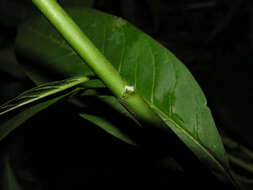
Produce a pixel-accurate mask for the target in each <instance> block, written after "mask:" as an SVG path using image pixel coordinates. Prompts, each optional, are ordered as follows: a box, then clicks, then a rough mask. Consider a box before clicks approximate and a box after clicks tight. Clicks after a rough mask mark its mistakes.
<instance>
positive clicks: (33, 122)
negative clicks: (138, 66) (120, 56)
mask: <svg viewBox="0 0 253 190" xmlns="http://www.w3.org/2000/svg"><path fill="white" fill-rule="evenodd" d="M59 2H60V3H61V4H63V5H64V6H65V7H72V6H83V7H92V8H96V9H98V10H101V11H104V12H107V13H111V14H114V15H117V16H120V17H123V18H125V19H126V20H128V21H129V22H130V23H132V24H134V25H136V26H137V27H138V28H140V29H141V30H143V31H144V32H146V33H148V34H149V35H151V36H152V37H153V38H154V39H156V40H157V41H159V42H160V43H161V44H163V45H164V46H165V47H167V48H168V49H169V50H170V51H172V52H173V53H174V54H175V55H176V56H177V57H178V58H179V59H180V60H182V61H183V63H184V64H185V65H186V66H187V68H188V69H189V70H190V71H191V72H192V74H193V76H194V77H195V79H196V80H197V81H198V83H199V84H200V86H201V87H202V89H203V91H204V93H205V95H206V97H207V100H208V105H209V107H210V108H211V111H212V113H213V116H214V119H215V122H216V125H217V127H218V129H219V131H220V133H221V134H222V135H226V136H229V137H230V138H232V139H234V140H235V141H236V142H238V143H240V144H242V145H243V146H245V147H247V148H249V149H251V148H253V140H252V132H253V127H252V123H251V121H252V105H253V102H252V97H253V90H252V81H253V80H252V74H251V73H252V67H253V66H252V60H253V54H252V46H253V7H252V5H253V2H252V0H177V1H173V0H171V1H169V0H118V1H115V0H89V1H78V0H75V1H70V0H62V1H59ZM36 12H37V10H36V9H35V8H34V7H33V5H32V4H31V2H30V1H29V0H24V1H20V0H19V1H18V0H16V1H15V0H0V103H3V102H5V101H6V100H8V99H10V98H11V97H14V96H16V95H17V94H19V93H20V92H22V91H24V90H26V89H29V88H30V87H32V86H33V84H32V83H31V82H30V80H29V79H27V78H26V77H25V76H24V73H23V72H20V67H19V66H18V65H16V64H15V63H14V62H15V57H14V54H13V52H11V51H9V50H10V49H13V44H14V41H15V36H16V31H17V30H16V29H17V27H18V25H19V24H20V23H22V21H23V20H26V19H27V18H29V17H31V15H33V14H36ZM7 50H8V51H7ZM8 62H10V63H14V64H12V65H13V66H12V67H11V68H10V67H7V68H6V66H5V65H6V64H2V63H8ZM64 109H68V112H66V113H62V112H59V110H64ZM71 109H73V110H71ZM69 110H70V111H69ZM75 111H76V110H75V109H74V108H72V107H71V106H69V105H68V104H67V103H60V104H57V105H55V106H52V107H51V108H49V109H47V110H45V111H43V112H41V113H40V114H38V115H36V116H35V117H34V118H32V119H30V120H29V121H28V122H26V123H25V126H24V127H21V128H19V129H18V130H16V131H15V132H14V133H13V134H11V135H10V137H8V138H7V139H6V140H4V141H3V143H2V144H1V145H0V148H2V149H4V151H3V152H5V151H7V152H8V151H10V152H11V155H12V156H11V158H12V163H13V165H14V166H13V168H14V169H15V168H17V171H22V169H23V171H25V170H27V168H29V171H30V172H28V173H29V174H27V175H28V177H27V176H26V174H24V173H22V172H20V173H21V174H20V173H19V177H18V178H19V181H20V183H21V184H22V185H23V186H24V187H25V189H29V188H31V189H36V188H37V189H40V188H41V187H44V188H45V189H77V188H85V187H88V186H92V187H107V186H108V187H114V188H118V189H124V188H135V187H137V188H147V187H153V188H156V189H163V188H171V187H173V188H172V189H175V188H177V189H184V188H186V187H194V188H195V189H203V188H204V187H203V186H202V185H201V183H199V182H200V181H203V182H206V184H208V185H207V186H209V187H212V188H218V187H219V188H220V187H223V186H225V184H222V183H220V182H219V181H217V179H216V178H215V177H213V176H212V174H211V173H209V171H207V170H206V168H205V167H204V166H202V165H201V164H200V163H199V162H198V160H197V159H196V158H195V157H194V156H193V155H192V154H191V153H189V152H187V150H184V151H182V154H181V156H180V153H179V152H180V151H178V150H175V152H177V153H178V154H177V156H176V158H177V161H178V162H179V163H180V164H181V165H182V164H183V165H184V166H183V168H184V171H185V172H180V171H178V169H177V168H176V169H175V170H173V169H171V167H167V166H166V164H164V162H166V158H164V157H163V155H159V153H156V152H152V153H151V152H150V151H148V150H146V149H138V148H134V147H131V146H129V145H126V144H124V143H122V142H120V141H119V140H117V139H115V138H113V137H111V136H110V135H108V134H106V133H105V132H104V131H101V130H100V129H98V128H96V127H94V126H93V125H92V124H90V123H86V126H85V127H83V126H79V125H77V124H78V123H81V122H82V121H79V120H80V118H77V117H76V116H75V114H73V115H71V114H70V113H75ZM73 123H75V125H73ZM70 128H71V130H70ZM48 131H50V133H48ZM170 148H171V147H170ZM226 148H227V147H226ZM170 151H174V150H170ZM228 151H230V149H229V148H228ZM247 159H248V161H249V163H253V162H252V159H253V158H247ZM164 160H165V161H164ZM169 163H173V161H171V160H170V161H169ZM231 166H232V168H233V170H234V171H236V172H237V173H240V174H242V175H244V176H247V177H248V178H250V179H252V174H250V172H248V171H245V170H244V169H241V168H240V167H238V166H237V165H234V164H233V163H231ZM197 167H198V168H197ZM20 168H21V169H20ZM0 169H1V167H0ZM17 175H18V174H17ZM20 176H26V177H23V179H22V177H20ZM0 178H1V177H0ZM205 188H206V187H205Z"/></svg>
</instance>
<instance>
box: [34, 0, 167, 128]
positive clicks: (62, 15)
mask: <svg viewBox="0 0 253 190" xmlns="http://www.w3.org/2000/svg"><path fill="white" fill-rule="evenodd" d="M33 3H34V4H35V5H36V6H37V7H38V9H39V10H40V11H41V12H42V13H43V14H44V15H45V16H46V17H47V19H48V20H49V21H50V22H51V23H52V24H53V25H54V27H55V28H56V29H57V30H58V31H59V32H60V33H61V34H62V36H63V37H64V38H65V40H66V41H67V42H68V43H69V44H70V45H71V46H72V48H73V49H74V50H75V51H76V52H77V53H78V54H79V55H80V56H81V57H82V58H83V59H84V60H85V62H86V63H87V64H88V65H89V66H90V67H91V69H92V70H93V71H94V72H95V73H96V74H97V76H98V77H99V78H100V79H101V80H102V81H103V82H104V83H105V85H106V86H107V87H108V88H109V89H110V90H111V91H112V93H113V94H114V95H115V96H116V97H117V98H119V99H120V100H121V102H123V104H124V105H125V106H126V107H127V108H128V109H129V110H130V111H131V112H132V113H134V115H135V116H136V117H137V118H139V119H142V120H144V121H145V122H148V123H150V124H152V123H153V124H155V125H160V124H162V121H161V119H160V118H159V117H158V116H157V115H156V114H155V113H154V112H153V111H152V110H151V109H150V108H149V106H148V105H147V104H146V102H145V101H144V100H143V98H142V97H141V96H140V95H139V94H137V93H136V92H135V89H134V88H133V87H130V86H129V85H128V84H127V82H126V81H125V80H124V79H122V77H121V76H120V74H119V73H118V71H117V70H116V69H115V68H114V67H113V65H112V64H111V63H110V62H109V61H108V60H107V59H106V58H105V57H104V55H103V54H102V53H101V52H100V51H99V50H98V49H97V48H96V47H95V45H94V44H93V43H92V42H91V41H90V40H89V39H88V37H87V36H86V35H85V34H84V33H83V31H81V29H80V28H79V27H78V26H77V24H75V22H74V21H73V20H72V19H71V18H70V16H69V15H68V14H67V13H66V12H65V11H64V10H63V9H62V8H61V6H60V5H59V4H58V3H57V2H56V1H55V0H33Z"/></svg>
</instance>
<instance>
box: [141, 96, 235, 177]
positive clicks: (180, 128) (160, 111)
mask: <svg viewBox="0 0 253 190" xmlns="http://www.w3.org/2000/svg"><path fill="white" fill-rule="evenodd" d="M145 101H146V102H147V103H148V104H149V105H150V106H151V108H153V109H155V110H156V111H157V112H158V113H159V114H160V115H162V116H163V117H164V118H166V119H167V120H168V121H169V122H171V123H172V124H173V125H174V126H175V127H176V128H178V129H179V130H181V131H182V132H183V133H184V134H185V135H186V136H187V137H188V138H190V139H191V140H192V142H194V143H195V144H196V145H198V146H199V147H200V150H202V151H203V152H204V153H206V155H207V156H208V157H209V158H210V159H211V160H212V161H213V162H214V163H216V164H217V166H218V167H219V168H220V169H221V170H222V171H223V172H224V173H225V174H226V176H227V177H228V178H229V179H231V176H230V175H229V174H228V173H227V170H226V169H225V168H224V167H223V165H222V163H221V162H220V161H219V160H218V159H216V158H215V157H214V156H213V155H212V154H211V153H210V151H209V150H208V149H206V148H205V146H204V145H203V144H201V143H200V142H199V141H198V140H197V139H196V138H195V137H194V136H192V135H191V134H190V133H189V132H188V131H187V130H185V129H184V128H183V127H182V126H180V124H178V123H177V122H176V121H174V120H173V119H172V118H170V117H169V116H168V115H167V114H165V113H164V112H163V111H162V110H161V109H160V108H159V107H157V106H156V105H155V104H153V103H151V102H150V101H149V100H145Z"/></svg>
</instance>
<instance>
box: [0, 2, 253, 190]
mask: <svg viewBox="0 0 253 190" xmlns="http://www.w3.org/2000/svg"><path fill="white" fill-rule="evenodd" d="M13 2H15V4H16V5H15V6H17V7H19V6H21V7H22V8H23V9H22V10H25V11H24V13H26V14H23V16H22V17H15V14H14V15H13V16H12V17H11V18H10V22H8V21H7V20H5V21H4V22H2V21H1V20H0V22H1V25H3V26H4V28H9V27H14V29H13V30H16V29H17V35H14V36H8V35H5V34H4V38H5V39H7V40H5V41H4V43H2V45H1V41H0V45H1V47H2V49H0V61H1V66H0V72H1V73H3V74H4V75H2V76H1V79H5V80H6V81H7V82H6V83H9V82H8V81H10V82H12V83H14V84H15V85H14V86H15V90H13V88H12V89H9V88H8V86H4V85H0V90H1V93H0V97H1V103H3V102H6V100H9V99H12V100H11V101H7V102H6V103H5V104H3V105H2V106H1V109H0V118H1V121H0V140H1V143H2V144H1V146H0V151H1V159H2V164H3V165H4V166H5V167H4V170H3V171H4V172H3V173H2V176H1V175H0V178H3V179H4V181H3V182H2V184H1V183H0V185H1V186H2V187H3V188H4V189H13V190H15V189H20V186H22V188H25V189H30V188H31V189H35V188H36V189H51V188H54V189H58V188H59V189H65V188H66V189H68V188H74V187H76V188H79V186H78V184H79V183H80V182H78V179H79V178H80V180H79V181H83V180H91V182H92V181H98V180H99V181H101V184H104V185H108V186H109V185H110V186H112V187H113V181H115V180H116V181H118V182H117V183H116V184H117V185H118V184H121V183H122V181H124V179H128V180H129V182H130V183H131V184H133V183H136V181H135V179H134V176H139V175H143V177H141V178H140V180H139V181H138V182H137V184H142V183H146V184H145V186H147V187H148V186H150V185H154V186H159V187H165V186H166V187H169V186H170V187H171V186H174V185H177V186H178V188H179V189H183V188H185V185H184V184H180V185H179V183H178V182H180V181H182V180H184V181H185V182H186V183H188V185H189V186H193V187H195V188H196V182H195V179H196V178H199V179H200V180H203V181H206V182H208V181H210V180H211V181H212V182H209V183H211V184H210V187H214V188H216V187H217V186H219V187H221V186H224V187H226V188H227V187H229V188H232V187H230V186H231V182H232V183H234V184H237V183H238V184H239V186H240V188H242V189H250V187H251V185H252V182H251V180H250V179H251V178H252V169H251V168H252V166H251V163H252V153H251V151H250V150H249V149H250V146H251V138H250V137H251V135H250V133H247V132H245V131H247V130H249V129H247V128H246V127H245V130H242V131H241V130H238V128H236V127H234V126H233V124H232V122H231V121H232V120H231V121H229V119H228V120H227V118H229V116H228V117H227V116H226V115H225V116H226V117H224V122H221V123H225V126H224V127H223V126H222V128H221V129H220V134H221V136H220V134H219V132H218V130H217V129H216V127H215V124H214V121H213V118H212V115H211V112H210V110H209V108H208V107H207V106H206V104H207V103H206V99H205V96H204V94H203V92H202V90H201V88H200V87H199V85H198V84H197V82H196V80H195V79H194V78H193V76H192V75H191V74H190V72H189V71H188V69H187V68H186V67H185V66H184V65H183V64H182V63H181V61H179V60H178V59H177V58H176V57H175V56H174V55H173V54H172V53H171V52H170V51H168V50H167V49H166V48H165V47H164V46H162V45H160V44H159V43H158V42H157V41H155V40H154V39H152V38H151V37H150V36H148V35H147V34H145V33H144V32H142V31H140V30H139V29H137V28H135V27H134V26H133V25H131V24H129V23H128V22H127V21H125V20H123V19H121V18H119V17H115V16H112V15H109V14H106V13H103V12H100V11H95V10H92V9H86V8H81V7H91V6H95V7H96V6H97V8H99V7H100V6H103V3H102V2H103V1H87V4H85V3H84V4H82V3H81V2H79V1H73V2H72V1H67V0H66V1H62V3H63V5H64V6H65V7H75V8H70V9H67V10H68V13H69V14H70V15H71V17H72V18H73V19H74V21H75V22H76V23H77V24H78V25H79V26H80V28H81V29H82V30H83V31H84V32H85V34H86V35H87V36H88V37H89V38H90V39H91V40H92V42H93V43H94V44H95V45H96V47H98V49H99V50H100V51H101V52H102V53H103V54H104V55H105V56H106V58H107V59H108V60H109V61H110V62H111V63H112V64H113V66H114V67H115V68H116V69H117V70H118V71H119V73H120V74H121V76H122V77H123V78H124V79H125V80H126V81H127V82H128V83H129V84H131V85H132V86H134V87H135V89H136V91H137V92H138V93H139V94H141V96H142V98H143V99H144V100H145V102H146V103H147V104H148V105H149V106H150V108H151V109H152V110H153V111H154V112H155V113H156V114H157V115H158V116H159V117H160V118H161V119H162V120H163V122H164V124H165V125H162V126H160V127H159V128H156V127H154V126H152V125H149V124H147V123H142V121H138V118H135V115H134V114H133V113H132V112H131V111H130V110H129V109H128V108H127V107H124V106H123V105H122V104H121V102H120V101H118V100H117V99H116V98H115V97H114V96H113V95H112V94H111V92H110V91H109V90H108V89H107V88H106V86H105V85H104V84H103V83H102V82H101V81H100V80H99V78H98V77H97V76H96V75H94V73H93V72H92V70H91V69H90V68H89V67H88V66H87V65H86V63H85V62H84V61H83V60H82V59H81V58H80V57H79V56H78V55H77V54H76V52H75V51H74V50H73V49H72V48H71V46H70V45H69V44H68V43H67V42H65V41H64V40H63V38H62V37H61V36H60V35H59V33H58V32H57V31H56V30H55V29H54V28H53V27H52V26H51V25H50V24H49V23H48V21H47V20H46V19H45V18H44V17H42V16H41V15H37V16H34V17H32V18H30V19H27V18H28V17H30V15H29V14H27V13H28V11H27V10H28V9H31V10H32V11H30V13H31V14H36V10H35V9H34V7H33V6H31V5H30V4H29V3H28V4H27V6H26V4H22V5H21V4H20V2H19V1H13ZM99 2H100V3H99ZM1 3H2V4H4V3H7V1H6V2H5V1H1ZM128 3H129V4H128ZM128 3H126V2H124V1H122V4H120V5H121V6H122V7H123V8H124V9H122V11H123V15H121V16H123V17H126V18H128V19H129V20H130V21H132V22H136V19H135V18H136V12H134V10H135V9H138V7H139V6H140V4H142V3H140V2H138V3H135V1H129V2H128ZM7 4H8V3H7ZM18 4H20V5H18ZM108 4H110V2H108ZM8 5H11V4H8ZM126 5H129V6H132V7H134V8H135V9H133V10H131V11H130V10H129V9H127V8H126ZM146 5H147V6H150V7H152V8H151V9H150V10H151V13H152V14H154V15H155V17H154V20H153V27H154V30H153V31H151V30H150V28H147V29H145V27H144V28H143V29H145V30H146V32H148V33H151V34H152V33H154V32H157V31H159V28H161V27H162V26H161V18H163V17H162V16H161V15H158V10H161V9H162V7H163V8H164V6H162V1H158V2H157V3H154V2H152V1H147V4H146ZM209 5H211V6H212V4H208V6H209ZM238 5H241V3H240V2H239V1H238V2H237V3H235V6H231V7H232V8H231V9H234V8H235V7H237V6H238ZM77 6H78V8H77ZM188 9H192V7H190V8H189V7H187V6H186V7H185V10H188ZM193 9H194V7H193ZM112 10H114V9H112ZM138 10H142V9H138ZM142 11H143V10H142ZM112 12H113V11H112ZM144 12H145V11H144ZM113 13H114V12H113ZM235 13H236V11H235V10H233V11H232V13H229V14H235ZM3 14H8V13H7V12H3ZM37 14H38V13H37ZM159 16H160V17H161V18H159ZM232 18H233V17H232V16H231V15H230V16H229V17H227V18H226V23H225V24H224V23H221V24H220V25H222V24H223V25H224V26H223V25H222V26H219V27H218V29H217V30H214V31H213V32H212V33H211V34H210V38H208V41H207V42H208V43H214V42H213V41H215V38H216V36H218V35H221V34H220V33H222V29H223V28H225V27H226V24H227V22H229V21H230V20H229V19H232ZM137 20H138V19H137ZM6 21H7V22H6ZM20 21H22V22H23V23H22V25H19V26H17V23H18V22H20ZM140 23H141V22H140V21H139V22H137V23H135V24H136V25H138V24H140ZM9 24H10V25H9ZM142 26H145V24H144V25H142ZM146 26H148V25H146ZM148 27H150V25H149V26H148ZM172 30H173V29H172ZM153 36H155V35H153ZM0 39H1V38H0ZM14 40H15V53H16V57H15V54H14V48H13V46H14ZM6 44H8V45H6ZM10 47H11V48H10ZM194 73H195V72H194ZM197 76H198V75H197ZM218 76H219V75H218ZM73 77H74V78H73ZM217 80H218V78H217ZM202 83H203V82H202ZM3 84H4V82H3ZM206 85H209V87H210V89H212V88H214V89H215V85H213V84H212V83H211V82H210V81H208V83H207V84H206ZM214 91H215V90H214ZM21 92H23V93H21ZM207 92H211V90H210V91H207ZM19 94H20V95H19ZM210 94H211V93H210ZM209 96H210V95H209ZM14 97H16V98H14ZM221 97H222V96H221ZM211 100H212V99H211ZM213 100H214V102H215V99H213ZM223 106H224V105H223ZM216 113H219V111H217V112H215V114H216ZM227 113H228V114H229V111H228V112H227ZM46 120H47V122H46ZM220 120H223V118H222V117H221V118H220ZM218 124H219V126H220V122H219V120H218ZM40 125H43V126H44V128H45V129H44V128H43V127H41V126H40ZM228 125H229V127H228ZM230 125H231V127H230ZM19 126H21V127H19ZM60 126H61V127H60ZM97 127H99V128H97ZM14 129H15V130H14ZM78 131H79V132H78ZM231 131H232V132H231ZM233 131H236V132H238V133H239V135H240V137H241V138H244V137H245V140H244V141H243V140H240V139H239V140H238V139H237V138H238V137H235V135H234V134H233ZM41 132H42V134H40V133H41ZM231 133H232V135H231V136H230V135H229V134H231ZM225 134H226V135H225ZM20 135H24V136H25V138H24V139H20V138H18V137H19V136H20ZM34 135H35V136H34ZM59 135H60V137H59ZM41 136H42V137H43V140H42V141H41V142H40V140H38V139H40V138H41ZM228 136H229V137H228ZM36 137H37V138H38V139H36ZM47 137H48V138H49V141H47ZM115 137H116V138H115ZM44 138H45V139H44ZM59 138H60V141H59V142H57V141H58V140H57V139H59ZM25 139H28V140H25ZM63 139H64V140H63ZM65 139H67V140H65ZM222 139H223V142H224V145H225V148H226V151H227V153H226V152H225V150H224V147H223V143H222ZM235 139H237V140H238V142H236V140H235ZM65 141H66V142H65ZM27 142H28V143H30V144H33V142H34V145H29V144H28V143H27ZM31 142H32V143H31ZM45 142H46V144H48V146H46V145H45V146H44V145H41V144H43V143H45ZM13 143H14V144H15V146H16V147H14V149H13V148H10V146H9V145H10V144H13ZM20 143H21V144H23V143H25V145H26V146H28V145H29V146H31V148H30V149H31V150H33V151H31V152H32V153H31V154H28V155H23V154H22V153H21V154H17V153H16V155H20V157H24V158H27V159H28V160H31V161H32V164H27V162H26V163H25V162H23V163H22V162H21V161H20V162H17V159H15V158H14V157H12V155H13V152H14V153H15V152H18V151H17V150H18V149H19V146H20V145H19V144H20ZM50 143H53V147H54V148H52V149H51V147H50V145H49V144H50ZM241 143H244V144H246V145H245V146H246V147H245V146H244V145H242V144H241ZM185 145H186V146H185ZM43 146H44V147H43ZM59 146H62V147H64V148H59ZM247 146H248V147H247ZM45 147H46V148H47V150H46V151H44V150H43V151H42V152H40V151H38V150H39V149H40V148H45ZM65 147H73V151H71V149H72V148H67V152H66V154H68V155H67V156H66V154H65V153H63V154H64V155H62V154H60V155H57V152H58V150H57V149H58V148H59V149H60V150H63V149H65ZM83 147H84V148H83ZM28 149H29V148H28ZM55 150H56V151H55ZM189 150H190V151H189ZM24 152H25V151H24ZM26 154H27V153H26ZM89 154H90V155H89ZM49 155H52V156H49ZM61 157H64V159H66V160H68V161H67V162H68V165H69V168H67V169H66V167H65V166H64V164H63V163H64V161H60V163H58V162H59V160H61V159H62V158H61ZM17 158H18V156H17ZM64 159H63V160H64ZM21 160H22V159H21ZM42 160H44V161H45V162H44V163H43V164H42V165H41V166H39V165H38V163H39V162H41V161H42ZM228 160H229V161H230V164H231V168H230V166H229V163H228ZM89 163H91V166H89ZM154 163H155V164H154ZM114 165H115V166H114ZM77 167H80V169H79V170H76V169H73V168H77ZM26 168H27V169H26ZM28 168H29V169H28ZM64 168H65V169H66V170H67V171H66V175H65V174H64V175H60V177H59V178H56V176H59V174H60V173H62V172H63V171H64ZM207 168H208V169H207ZM27 170H29V176H32V177H31V178H26V177H24V176H25V175H24V173H26V171H27ZM30 170H31V172H30ZM108 171H109V173H110V175H111V174H113V173H114V174H113V175H112V177H113V179H110V178H108ZM132 171H134V173H135V172H136V173H135V174H134V175H133V177H130V175H132V173H133V172H132ZM73 172H74V173H73ZM90 172H95V173H96V177H92V176H91V175H90ZM101 172H105V174H103V173H101ZM154 172H155V173H159V174H158V176H156V177H154V176H153V175H154ZM115 173H119V174H120V175H115ZM124 173H127V174H129V175H128V176H124ZM48 174H50V175H48ZM213 174H214V175H215V176H216V177H214V175H213ZM45 176H46V177H45ZM101 176H102V177H101ZM65 178H67V179H69V181H67V180H62V179H65ZM96 178H98V179H96ZM35 179H36V180H35ZM146 179H151V180H150V181H149V182H147V180H146ZM53 181H57V185H54V183H53ZM106 181H108V183H107V182H106ZM173 181H174V182H173ZM29 184H30V185H29ZM31 184H33V185H31ZM64 184H65V185H64ZM74 184H75V185H74ZM87 185H90V183H89V182H87V181H86V182H85V181H83V182H82V184H80V186H83V187H87ZM114 185H115V184H114ZM188 185H187V186H188ZM200 189H201V188H200Z"/></svg>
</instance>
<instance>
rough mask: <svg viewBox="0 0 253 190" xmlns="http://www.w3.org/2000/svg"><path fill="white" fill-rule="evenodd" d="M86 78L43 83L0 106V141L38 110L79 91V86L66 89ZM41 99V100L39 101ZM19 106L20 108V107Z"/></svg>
mask: <svg viewBox="0 0 253 190" xmlns="http://www.w3.org/2000/svg"><path fill="white" fill-rule="evenodd" d="M86 80H87V78H86V77H83V78H72V79H66V80H64V81H57V82H50V83H47V84H43V85H41V86H38V87H35V88H33V89H31V90H28V91H26V92H24V93H22V94H21V95H19V96H17V97H16V98H14V99H13V100H10V101H9V102H6V103H5V104H3V105H2V106H0V119H1V120H0V121H1V122H0V141H1V140H2V139H3V138H5V137H6V136H7V135H9V134H10V133H11V132H12V131H13V130H14V129H16V128H17V127H18V126H20V125H21V124H22V123H24V122H25V121H27V120H28V119H29V118H31V117H32V116H34V115H35V114H37V113H38V112H40V111H42V110H44V109H46V108H47V107H49V106H51V105H52V104H54V103H56V102H57V101H59V100H61V99H62V98H64V97H66V96H69V95H71V94H73V93H75V92H77V91H79V90H80V89H81V88H75V89H74V90H73V89H72V90H71V91H68V90H67V89H69V88H71V87H74V86H76V85H78V84H80V83H81V82H84V81H86ZM57 93H58V94H57ZM59 93H60V94H59ZM54 94H57V96H53V95H54ZM45 98H47V99H45ZM42 99H43V101H39V100H42ZM21 107H22V109H20V108H21ZM18 108H19V109H18Z"/></svg>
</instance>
